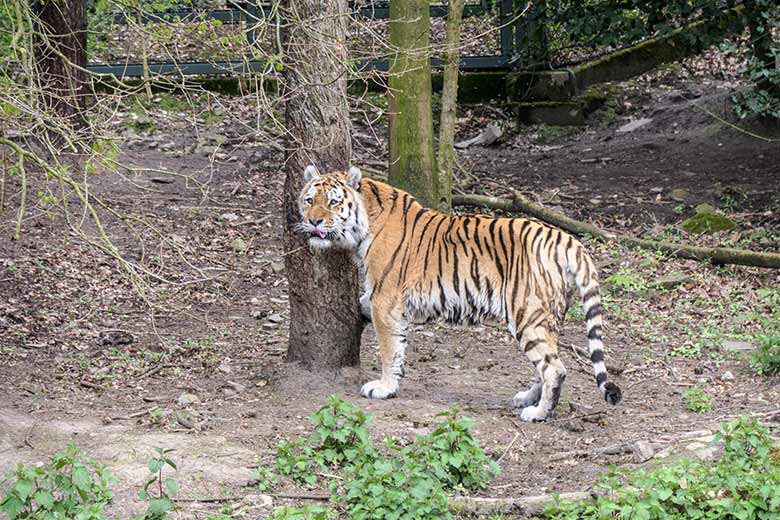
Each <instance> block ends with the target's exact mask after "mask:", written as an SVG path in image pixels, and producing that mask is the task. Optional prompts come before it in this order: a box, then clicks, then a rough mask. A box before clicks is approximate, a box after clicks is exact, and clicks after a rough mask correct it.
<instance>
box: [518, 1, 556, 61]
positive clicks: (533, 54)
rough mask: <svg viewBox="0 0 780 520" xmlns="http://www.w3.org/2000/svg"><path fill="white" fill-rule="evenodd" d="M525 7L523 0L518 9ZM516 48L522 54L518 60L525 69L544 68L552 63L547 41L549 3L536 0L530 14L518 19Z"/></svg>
mask: <svg viewBox="0 0 780 520" xmlns="http://www.w3.org/2000/svg"><path fill="white" fill-rule="evenodd" d="M524 7H525V2H523V1H522V0H521V1H520V3H519V5H518V10H519V9H523V8H524ZM515 48H516V52H517V53H518V55H519V56H520V59H519V60H518V62H517V65H518V66H519V67H522V68H524V69H532V70H538V69H544V68H547V67H548V66H549V64H550V52H549V46H548V42H547V3H546V2H545V0H535V1H534V2H533V4H532V6H531V9H530V10H529V11H528V14H527V15H526V16H525V17H524V18H521V19H519V20H517V28H516V32H515Z"/></svg>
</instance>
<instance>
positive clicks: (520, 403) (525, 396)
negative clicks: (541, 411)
mask: <svg viewBox="0 0 780 520" xmlns="http://www.w3.org/2000/svg"><path fill="white" fill-rule="evenodd" d="M541 398H542V381H541V380H540V379H538V378H536V380H535V381H534V382H533V383H531V386H530V387H528V390H521V391H519V392H517V393H516V394H515V396H514V397H513V398H512V406H514V407H515V408H525V407H527V406H536V405H537V404H539V399H541Z"/></svg>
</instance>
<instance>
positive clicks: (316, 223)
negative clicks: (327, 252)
mask: <svg viewBox="0 0 780 520" xmlns="http://www.w3.org/2000/svg"><path fill="white" fill-rule="evenodd" d="M323 221H324V219H321V218H318V219H311V218H310V219H309V224H311V225H312V226H314V227H317V226H319V225H320V224H322V222H323Z"/></svg>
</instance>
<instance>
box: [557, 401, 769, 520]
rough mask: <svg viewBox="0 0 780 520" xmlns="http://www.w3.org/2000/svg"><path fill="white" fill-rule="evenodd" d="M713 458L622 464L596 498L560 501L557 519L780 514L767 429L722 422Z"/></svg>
mask: <svg viewBox="0 0 780 520" xmlns="http://www.w3.org/2000/svg"><path fill="white" fill-rule="evenodd" d="M719 440H723V441H724V445H725V446H724V452H723V456H722V457H721V458H720V460H719V461H717V462H715V463H703V462H692V461H689V460H679V461H676V462H674V463H672V464H670V465H667V466H664V467H661V468H658V469H654V470H650V471H648V470H637V471H633V472H632V471H626V470H618V471H615V472H613V473H611V474H609V475H607V476H606V477H605V478H604V479H603V480H602V482H601V483H600V484H599V485H598V486H597V487H598V489H597V492H598V493H599V498H598V499H597V500H596V502H595V503H588V504H585V503H573V502H558V503H556V504H554V505H552V506H550V507H548V508H547V509H546V510H545V516H546V517H547V518H551V519H554V520H575V519H577V520H580V519H582V520H590V519H594V520H595V519H601V518H626V519H628V518H630V519H641V520H655V519H659V520H661V519H669V520H678V519H679V520H683V519H708V520H710V519H712V520H715V519H724V520H725V519H739V520H754V519H755V520H759V519H770V518H778V516H780V494H778V493H777V489H779V488H780V466H778V465H777V463H776V461H774V462H773V460H774V459H773V456H774V455H773V454H774V453H776V451H774V450H776V449H777V448H776V447H773V446H772V440H771V438H770V437H769V433H768V430H767V429H766V428H764V427H762V426H761V425H760V424H759V423H758V422H757V421H755V420H753V419H748V418H746V417H741V418H739V419H736V420H734V421H732V422H731V423H728V424H722V425H721V432H720V433H719V434H718V435H717V436H716V439H715V441H719Z"/></svg>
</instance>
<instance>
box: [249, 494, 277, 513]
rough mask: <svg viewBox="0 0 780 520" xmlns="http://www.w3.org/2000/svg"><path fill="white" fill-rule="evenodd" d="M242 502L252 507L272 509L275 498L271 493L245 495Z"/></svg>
mask: <svg viewBox="0 0 780 520" xmlns="http://www.w3.org/2000/svg"><path fill="white" fill-rule="evenodd" d="M241 502H242V503H244V504H245V505H246V506H247V507H249V508H250V509H267V510H270V509H271V508H272V507H273V505H274V499H273V497H271V496H270V495H245V496H244V498H243V499H241Z"/></svg>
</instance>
